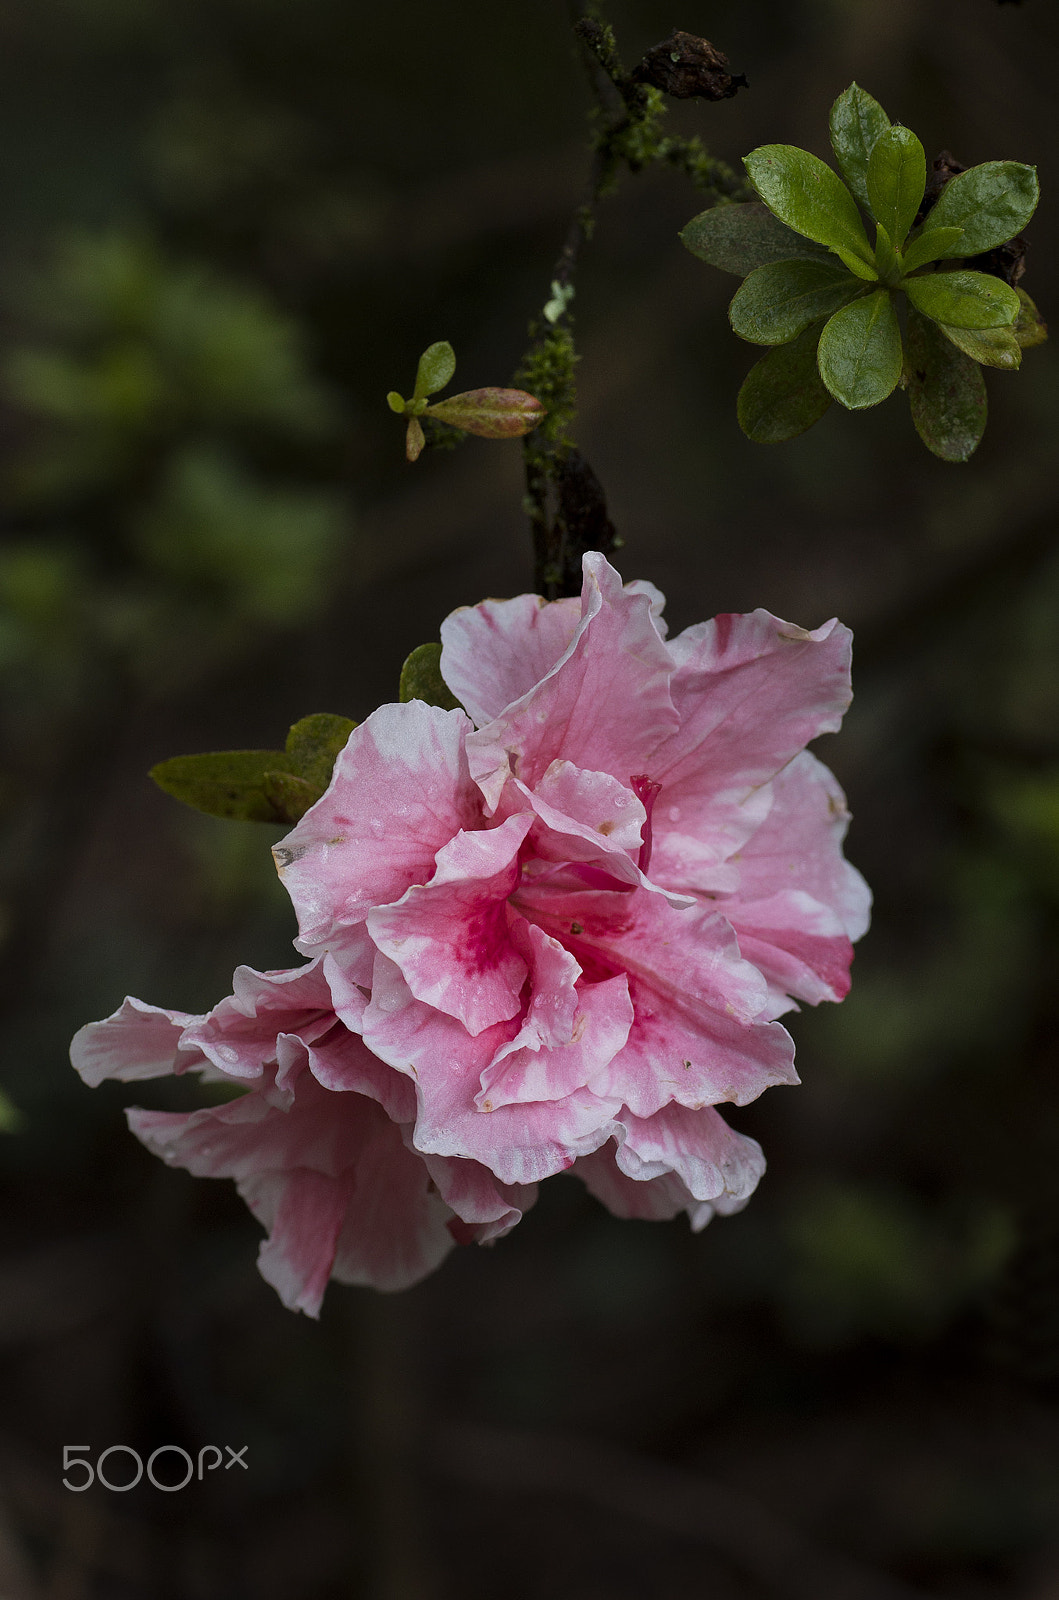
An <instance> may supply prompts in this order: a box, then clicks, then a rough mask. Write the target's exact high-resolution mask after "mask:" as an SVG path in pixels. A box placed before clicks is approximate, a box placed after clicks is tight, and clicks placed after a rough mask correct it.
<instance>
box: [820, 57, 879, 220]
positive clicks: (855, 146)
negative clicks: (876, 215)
mask: <svg viewBox="0 0 1059 1600" xmlns="http://www.w3.org/2000/svg"><path fill="white" fill-rule="evenodd" d="M889 126H890V119H889V117H888V116H887V115H886V112H885V111H884V110H883V108H882V106H881V105H880V104H879V102H878V100H873V99H872V97H871V95H870V94H868V92H867V90H865V89H862V88H861V87H860V85H859V84H856V83H851V84H850V86H849V88H848V89H847V90H846V91H845V93H844V94H840V95H839V97H838V99H837V100H836V101H835V103H834V105H833V106H832V107H831V148H832V149H833V150H834V152H835V158H836V160H837V161H838V164H839V166H840V167H841V169H842V176H843V177H844V178H845V180H846V182H847V183H848V184H849V186H850V188H851V189H852V190H853V193H854V194H855V195H856V197H857V199H858V200H859V201H860V203H861V205H862V206H863V207H864V208H865V210H867V209H868V162H869V160H870V159H871V153H872V150H873V149H874V148H875V144H876V141H877V140H878V139H879V138H881V136H882V135H883V134H884V133H885V132H886V130H887V129H888V128H889Z"/></svg>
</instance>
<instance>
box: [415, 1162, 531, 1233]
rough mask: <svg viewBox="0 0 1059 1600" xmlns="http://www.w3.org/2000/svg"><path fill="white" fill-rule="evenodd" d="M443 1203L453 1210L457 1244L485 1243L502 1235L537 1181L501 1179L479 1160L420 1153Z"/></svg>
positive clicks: (518, 1218)
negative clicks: (529, 1182) (500, 1180)
mask: <svg viewBox="0 0 1059 1600" xmlns="http://www.w3.org/2000/svg"><path fill="white" fill-rule="evenodd" d="M421 1159H422V1160H423V1162H424V1163H425V1165H426V1167H427V1170H428V1171H429V1173H430V1176H431V1177H432V1178H433V1180H434V1182H435V1183H436V1184H437V1187H438V1192H439V1194H440V1195H441V1198H442V1199H443V1200H444V1202H445V1204H446V1205H447V1206H449V1207H450V1208H451V1210H452V1211H454V1212H455V1214H456V1215H455V1217H454V1218H453V1219H452V1220H450V1222H449V1224H448V1228H449V1232H450V1233H451V1234H452V1237H453V1238H454V1239H455V1240H456V1241H457V1243H458V1244H471V1243H474V1244H488V1243H490V1242H491V1241H492V1240H493V1239H501V1238H503V1236H504V1234H505V1233H510V1232H511V1230H512V1228H513V1227H514V1226H515V1224H516V1223H517V1222H520V1221H521V1220H522V1217H523V1216H524V1215H525V1213H526V1212H527V1211H528V1210H529V1208H530V1206H532V1205H533V1204H534V1202H535V1201H536V1198H537V1187H536V1184H511V1183H500V1182H499V1180H498V1179H497V1178H495V1177H494V1176H493V1174H492V1173H491V1172H490V1171H489V1170H488V1168H487V1167H483V1166H482V1165H481V1163H480V1162H478V1161H463V1160H459V1159H457V1158H455V1157H453V1156H423V1157H422V1158H421Z"/></svg>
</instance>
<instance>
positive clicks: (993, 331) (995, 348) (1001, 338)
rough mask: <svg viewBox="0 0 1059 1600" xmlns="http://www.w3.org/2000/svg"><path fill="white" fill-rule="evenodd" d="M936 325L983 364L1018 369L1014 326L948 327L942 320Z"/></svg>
mask: <svg viewBox="0 0 1059 1600" xmlns="http://www.w3.org/2000/svg"><path fill="white" fill-rule="evenodd" d="M938 327H939V328H940V329H941V331H942V333H943V334H944V335H945V337H946V338H947V339H948V340H950V342H951V343H952V344H954V345H955V346H956V348H957V350H962V351H963V353H964V354H965V355H968V356H970V358H971V360H972V361H977V362H979V363H980V364H981V365H982V366H983V367H999V368H1000V370H1001V371H1002V372H1017V371H1018V369H1019V367H1021V365H1022V346H1021V345H1020V344H1019V341H1018V336H1017V334H1016V331H1015V329H1014V328H951V327H949V326H948V324H947V323H944V322H939V323H938Z"/></svg>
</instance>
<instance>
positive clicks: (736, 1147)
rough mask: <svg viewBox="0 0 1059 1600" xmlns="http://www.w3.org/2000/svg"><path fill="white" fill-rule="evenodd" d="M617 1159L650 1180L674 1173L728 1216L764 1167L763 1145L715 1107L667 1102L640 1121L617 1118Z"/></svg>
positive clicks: (624, 1169)
mask: <svg viewBox="0 0 1059 1600" xmlns="http://www.w3.org/2000/svg"><path fill="white" fill-rule="evenodd" d="M618 1122H619V1126H620V1128H621V1129H622V1130H623V1134H624V1136H623V1135H622V1133H619V1135H618V1141H619V1142H618V1148H617V1151H616V1153H615V1160H616V1162H617V1164H618V1166H619V1168H620V1169H621V1171H622V1172H624V1173H625V1174H626V1175H627V1176H628V1177H630V1178H633V1179H635V1180H637V1181H638V1182H649V1181H651V1180H652V1179H655V1178H660V1177H664V1176H665V1175H666V1174H667V1173H675V1174H676V1176H677V1177H678V1178H679V1179H680V1180H681V1182H682V1183H683V1184H684V1185H685V1187H686V1188H687V1190H688V1193H689V1194H691V1195H693V1196H694V1198H695V1199H696V1200H702V1201H708V1202H709V1203H710V1205H711V1206H712V1207H713V1208H714V1210H715V1211H719V1212H722V1213H723V1214H725V1215H727V1214H728V1213H730V1212H732V1211H738V1210H740V1209H741V1208H742V1207H743V1206H744V1205H745V1204H746V1202H747V1201H748V1200H749V1198H750V1196H751V1195H752V1194H753V1192H754V1190H755V1189H756V1188H757V1185H758V1182H759V1181H760V1179H761V1175H762V1173H763V1172H764V1170H765V1157H764V1155H763V1154H762V1151H761V1146H760V1145H759V1144H758V1143H757V1142H756V1140H754V1139H748V1138H747V1137H746V1135H745V1134H742V1133H736V1132H735V1130H734V1128H730V1127H729V1126H728V1124H727V1123H726V1122H725V1120H724V1118H723V1117H722V1116H721V1115H720V1113H719V1112H717V1111H715V1110H714V1109H713V1107H712V1106H706V1107H704V1108H703V1109H702V1110H701V1111H692V1110H689V1109H688V1108H687V1107H686V1106H680V1105H669V1106H666V1108H665V1110H664V1111H660V1112H658V1114H657V1115H656V1116H653V1117H648V1118H647V1119H641V1118H639V1117H634V1116H632V1115H631V1114H630V1113H629V1112H628V1111H622V1112H621V1113H620V1115H619V1117H618Z"/></svg>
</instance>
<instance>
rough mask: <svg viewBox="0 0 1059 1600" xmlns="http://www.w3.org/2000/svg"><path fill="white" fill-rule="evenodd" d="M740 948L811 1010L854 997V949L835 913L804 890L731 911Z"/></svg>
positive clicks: (783, 989) (777, 895) (772, 980)
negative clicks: (851, 993)
mask: <svg viewBox="0 0 1059 1600" xmlns="http://www.w3.org/2000/svg"><path fill="white" fill-rule="evenodd" d="M725 910H726V911H727V913H728V916H729V919H730V921H731V923H732V926H733V928H734V929H735V931H736V935H737V937H738V939H739V948H740V950H741V951H742V953H743V955H744V956H745V957H746V959H747V960H748V961H752V962H753V963H754V965H755V966H756V967H758V968H759V970H760V971H761V972H763V973H764V974H765V976H766V978H768V979H769V981H770V983H772V984H774V985H775V987H776V988H778V989H780V990H781V991H782V992H783V993H785V994H791V995H794V996H796V997H797V999H799V1000H805V1001H807V1002H808V1004H809V1005H813V1006H815V1005H818V1004H819V1002H820V1001H821V1000H841V999H843V998H844V997H845V995H847V994H848V993H849V985H850V977H849V969H850V963H851V962H852V960H853V946H852V944H851V943H850V941H849V939H848V938H847V937H846V935H845V932H844V931H843V928H842V924H841V923H840V922H839V920H838V918H837V917H836V916H835V913H834V912H833V911H831V910H830V909H829V908H828V907H827V906H822V905H821V904H820V902H819V901H818V900H814V899H813V898H812V896H811V895H808V894H803V893H802V891H801V890H799V889H788V890H787V891H786V893H784V894H775V895H771V896H770V897H769V899H767V900H753V901H751V902H750V903H749V904H748V905H729V906H726V907H725Z"/></svg>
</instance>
